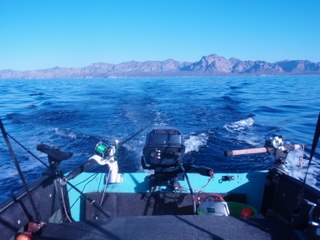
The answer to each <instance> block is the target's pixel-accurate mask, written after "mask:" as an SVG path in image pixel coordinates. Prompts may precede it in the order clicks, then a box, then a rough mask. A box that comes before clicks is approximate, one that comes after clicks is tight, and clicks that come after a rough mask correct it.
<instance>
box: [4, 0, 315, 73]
mask: <svg viewBox="0 0 320 240" xmlns="http://www.w3.org/2000/svg"><path fill="white" fill-rule="evenodd" d="M210 53H216V54H219V55H222V56H226V57H237V58H240V59H252V60H257V59H260V60H267V61H277V60H282V59H309V60H313V61H320V1H318V0H300V1H298V0H219V1H218V0H207V1H206V0H194V1H191V0H190V1H188V0H157V1H156V0H144V1H143V0H127V1H125V0H100V1H99V0H20V1H18V0H0V69H7V68H10V69H18V70H23V69H37V68H47V67H53V66H74V67H78V66H84V65H87V64H90V63H93V62H111V63H118V62H121V61H127V60H133V59H134V60H163V59H167V58H175V59H177V60H188V61H195V60H198V59H199V58H200V57H201V56H203V55H208V54H210Z"/></svg>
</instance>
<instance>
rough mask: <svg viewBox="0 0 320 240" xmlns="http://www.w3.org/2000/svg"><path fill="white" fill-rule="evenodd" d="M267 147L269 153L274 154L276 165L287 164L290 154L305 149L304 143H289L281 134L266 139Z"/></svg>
mask: <svg viewBox="0 0 320 240" xmlns="http://www.w3.org/2000/svg"><path fill="white" fill-rule="evenodd" d="M265 148H266V149H267V152H268V153H269V154H272V155H273V156H274V159H275V164H276V165H285V164H286V163H287V162H286V160H287V157H288V154H289V153H290V152H292V151H295V150H303V149H304V146H303V145H302V144H289V143H286V142H285V141H284V138H283V137H282V136H279V135H273V136H270V137H268V138H267V139H266V142H265Z"/></svg>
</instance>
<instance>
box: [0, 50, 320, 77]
mask: <svg viewBox="0 0 320 240" xmlns="http://www.w3.org/2000/svg"><path fill="white" fill-rule="evenodd" d="M239 74H253V75H278V74H279V75H280V74H320V62H311V61H308V60H284V61H278V62H273V63H271V62H266V61H251V60H239V59H236V58H225V57H222V56H219V55H216V54H211V55H208V56H203V57H202V58H201V59H200V60H199V61H196V62H181V61H176V60H173V59H167V60H164V61H143V62H138V61H129V62H123V63H119V64H111V63H93V64H91V65H88V66H85V67H80V68H66V67H54V68H48V69H40V70H29V71H15V70H10V69H7V70H0V79H38V78H40V79H49V78H95V77H117V76H194V75H205V76H210V75H239Z"/></svg>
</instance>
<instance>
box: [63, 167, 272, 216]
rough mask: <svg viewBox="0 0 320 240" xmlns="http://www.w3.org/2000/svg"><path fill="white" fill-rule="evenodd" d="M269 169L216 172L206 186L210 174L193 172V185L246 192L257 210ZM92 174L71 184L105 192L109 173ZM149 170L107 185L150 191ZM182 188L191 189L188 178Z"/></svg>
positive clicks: (76, 202)
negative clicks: (224, 179) (229, 179)
mask: <svg viewBox="0 0 320 240" xmlns="http://www.w3.org/2000/svg"><path fill="white" fill-rule="evenodd" d="M266 173H267V171H262V172H252V173H216V174H215V176H214V178H213V179H212V180H211V182H210V183H209V184H208V185H207V186H206V187H204V188H203V186H204V185H205V184H206V183H207V182H208V177H205V176H201V175H199V174H194V173H189V174H188V176H189V178H190V182H191V185H192V187H193V189H194V191H195V192H197V191H199V190H201V192H206V193H221V194H226V193H245V194H246V195H247V201H248V204H250V205H253V206H254V207H256V208H257V209H259V208H260V205H261V200H262V195H263V189H264V182H265V176H266ZM91 175H92V173H86V172H85V173H81V174H80V175H79V176H77V177H76V178H74V179H72V180H71V183H72V184H74V185H77V187H78V188H79V189H80V190H82V191H83V192H84V193H87V192H101V191H102V190H103V188H104V181H105V174H104V173H97V174H96V175H94V177H92V178H90V179H88V181H84V180H85V179H87V178H88V177H90V176H91ZM225 175H228V176H233V177H234V180H232V181H226V182H219V180H220V179H221V177H222V176H225ZM147 176H148V173H145V172H136V173H124V174H123V175H122V177H123V182H122V183H120V184H109V185H108V187H107V191H108V192H114V193H116V192H122V193H137V192H146V191H148V182H147V178H146V177H147ZM179 183H180V185H181V187H182V191H184V192H189V190H188V185H187V183H186V181H179ZM68 191H69V204H70V206H73V207H72V209H71V214H72V217H73V218H74V220H76V221H79V220H80V199H79V197H80V195H79V193H77V192H76V191H75V190H73V189H70V187H68Z"/></svg>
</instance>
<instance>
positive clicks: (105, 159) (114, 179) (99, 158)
mask: <svg viewBox="0 0 320 240" xmlns="http://www.w3.org/2000/svg"><path fill="white" fill-rule="evenodd" d="M118 144H119V141H118V140H115V141H114V143H113V144H111V145H107V144H105V143H104V142H102V141H100V142H98V143H97V145H96V146H95V149H94V151H95V154H94V155H93V156H91V157H90V158H89V161H93V162H96V163H98V164H99V165H102V166H103V165H107V166H108V168H109V174H108V175H107V182H108V183H120V182H122V176H121V174H120V173H119V166H118V161H117V157H116V155H117V148H118Z"/></svg>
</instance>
